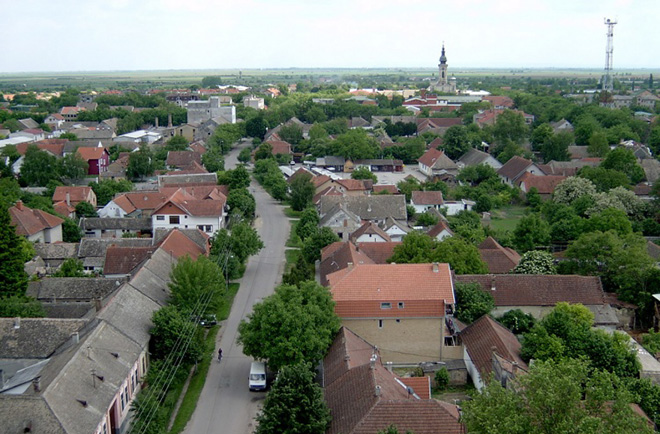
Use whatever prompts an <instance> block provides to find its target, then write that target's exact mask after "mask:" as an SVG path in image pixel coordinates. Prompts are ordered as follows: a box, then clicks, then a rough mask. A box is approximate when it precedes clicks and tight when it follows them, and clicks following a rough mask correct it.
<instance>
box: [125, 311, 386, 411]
mask: <svg viewBox="0 0 660 434" xmlns="http://www.w3.org/2000/svg"><path fill="white" fill-rule="evenodd" d="M378 328H379V329H382V328H383V320H382V319H379V320H378ZM122 408H123V407H122Z"/></svg>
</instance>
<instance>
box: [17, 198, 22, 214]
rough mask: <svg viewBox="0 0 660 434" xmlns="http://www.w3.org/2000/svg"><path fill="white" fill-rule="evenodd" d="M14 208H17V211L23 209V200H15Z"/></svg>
mask: <svg viewBox="0 0 660 434" xmlns="http://www.w3.org/2000/svg"><path fill="white" fill-rule="evenodd" d="M16 209H17V210H19V211H23V201H22V200H19V201H16Z"/></svg>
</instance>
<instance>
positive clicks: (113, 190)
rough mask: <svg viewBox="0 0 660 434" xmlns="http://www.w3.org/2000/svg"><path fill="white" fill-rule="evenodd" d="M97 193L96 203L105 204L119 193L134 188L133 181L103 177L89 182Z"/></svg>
mask: <svg viewBox="0 0 660 434" xmlns="http://www.w3.org/2000/svg"><path fill="white" fill-rule="evenodd" d="M89 186H90V187H92V191H94V194H96V203H97V204H98V205H99V206H105V205H106V204H107V203H108V202H110V201H111V200H112V198H113V197H114V196H115V194H117V193H122V192H126V191H132V190H133V183H132V182H131V181H129V180H128V179H102V180H100V181H99V182H91V183H90V184H89Z"/></svg>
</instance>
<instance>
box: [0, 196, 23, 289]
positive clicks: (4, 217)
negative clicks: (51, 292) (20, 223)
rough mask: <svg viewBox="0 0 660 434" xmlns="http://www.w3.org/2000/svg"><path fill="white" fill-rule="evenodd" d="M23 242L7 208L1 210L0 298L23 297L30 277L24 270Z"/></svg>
mask: <svg viewBox="0 0 660 434" xmlns="http://www.w3.org/2000/svg"><path fill="white" fill-rule="evenodd" d="M22 249H23V247H22V241H21V239H20V237H19V236H18V235H16V227H15V226H14V225H12V223H11V218H10V216H9V212H8V211H7V209H6V208H4V207H3V208H2V209H0V298H4V297H9V296H23V295H25V290H26V289H27V280H28V276H27V274H26V273H25V270H24V269H23V264H24V260H23V259H24V257H23V255H22V254H21V252H22Z"/></svg>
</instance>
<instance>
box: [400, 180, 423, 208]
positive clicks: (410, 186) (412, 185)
mask: <svg viewBox="0 0 660 434" xmlns="http://www.w3.org/2000/svg"><path fill="white" fill-rule="evenodd" d="M396 188H398V189H399V191H400V192H401V193H403V194H405V195H406V201H408V202H410V198H411V197H412V192H413V191H420V190H422V184H420V182H419V181H418V180H417V178H413V177H408V178H405V179H403V180H401V181H399V182H398V183H397V184H396Z"/></svg>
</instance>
